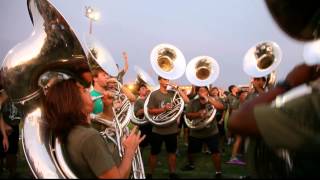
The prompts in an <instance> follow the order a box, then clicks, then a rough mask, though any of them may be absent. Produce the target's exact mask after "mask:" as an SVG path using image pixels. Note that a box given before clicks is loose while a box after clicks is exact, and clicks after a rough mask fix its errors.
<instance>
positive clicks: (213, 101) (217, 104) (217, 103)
mask: <svg viewBox="0 0 320 180" xmlns="http://www.w3.org/2000/svg"><path fill="white" fill-rule="evenodd" d="M207 98H208V102H209V103H210V104H211V105H213V106H214V107H215V108H216V109H218V110H223V109H224V105H223V104H222V103H221V102H220V101H218V100H216V99H214V98H213V97H210V96H208V97H207Z"/></svg>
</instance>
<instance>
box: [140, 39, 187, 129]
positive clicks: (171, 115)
mask: <svg viewBox="0 0 320 180" xmlns="http://www.w3.org/2000/svg"><path fill="white" fill-rule="evenodd" d="M150 61H151V66H152V68H153V70H154V71H155V72H156V73H157V74H158V75H159V76H161V77H163V78H166V79H169V80H174V79H178V78H180V77H181V76H183V74H184V72H185V70H186V60H185V58H184V56H183V54H182V52H181V51H180V50H179V49H178V48H177V47H175V46H173V45H171V44H159V45H157V46H156V47H154V48H153V49H152V51H151V55H150ZM158 89H159V88H158ZM158 89H155V90H153V91H152V92H151V93H150V94H149V95H148V97H147V99H146V101H145V103H144V115H145V117H147V119H148V120H149V121H150V122H151V123H152V124H154V125H156V126H168V125H170V124H172V123H174V122H175V120H176V118H178V117H179V116H180V115H181V113H182V111H183V107H184V101H183V99H182V97H181V96H180V94H179V93H178V91H176V90H174V91H175V94H174V97H173V99H172V101H171V104H172V105H173V108H172V109H171V110H169V111H166V112H163V113H161V114H158V115H157V116H152V115H150V114H149V112H148V104H149V99H150V96H151V94H152V93H153V92H155V91H157V90H158Z"/></svg>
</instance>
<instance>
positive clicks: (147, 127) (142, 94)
mask: <svg viewBox="0 0 320 180" xmlns="http://www.w3.org/2000/svg"><path fill="white" fill-rule="evenodd" d="M149 93H150V91H149V89H148V88H147V86H146V85H145V84H142V85H140V87H139V97H138V98H137V101H136V102H135V105H134V113H135V115H136V116H137V117H138V118H140V119H142V118H144V110H143V108H144V103H145V100H146V98H147V96H148V94H149ZM139 129H140V130H141V134H142V135H146V138H145V139H144V140H143V141H142V142H141V143H140V148H142V150H141V152H143V149H144V148H145V147H147V146H148V145H149V144H150V143H151V139H150V138H151V137H150V136H151V133H152V124H151V123H147V124H144V125H141V126H139Z"/></svg>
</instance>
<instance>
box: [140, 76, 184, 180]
mask: <svg viewBox="0 0 320 180" xmlns="http://www.w3.org/2000/svg"><path fill="white" fill-rule="evenodd" d="M158 81H159V83H160V89H159V90H157V91H155V92H153V93H152V94H151V95H150V101H149V104H148V112H149V113H150V114H152V115H157V114H160V113H163V112H166V111H168V110H171V109H172V108H173V107H172V104H171V100H172V98H173V96H174V91H170V90H169V91H168V90H167V87H168V85H169V80H168V79H165V78H163V77H160V76H158ZM176 89H177V91H179V94H180V95H181V97H182V98H183V100H184V101H185V102H188V101H189V99H188V97H187V96H186V95H184V93H182V92H181V90H179V88H176ZM178 119H179V117H178V118H177V120H176V122H175V123H172V124H170V125H169V126H166V127H157V126H153V128H152V135H151V153H150V157H149V169H148V174H147V176H146V177H147V178H152V174H153V172H154V169H155V168H156V164H157V155H158V154H159V153H160V152H161V147H162V142H163V141H164V142H165V145H166V150H167V153H168V164H169V172H170V178H173V179H174V178H177V175H176V173H175V172H176V151H177V133H178Z"/></svg>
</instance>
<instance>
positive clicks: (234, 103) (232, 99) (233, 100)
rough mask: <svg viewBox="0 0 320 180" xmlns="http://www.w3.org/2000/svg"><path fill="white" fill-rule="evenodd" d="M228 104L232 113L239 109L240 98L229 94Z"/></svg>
mask: <svg viewBox="0 0 320 180" xmlns="http://www.w3.org/2000/svg"><path fill="white" fill-rule="evenodd" d="M227 102H228V105H229V108H230V109H231V110H232V111H233V110H235V109H238V108H239V105H240V101H239V98H238V97H236V96H234V95H232V94H229V95H228V96H227Z"/></svg>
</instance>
